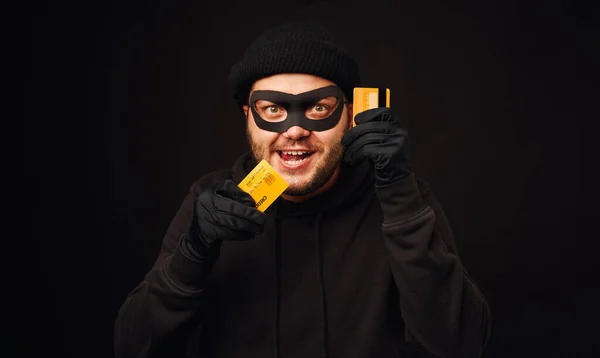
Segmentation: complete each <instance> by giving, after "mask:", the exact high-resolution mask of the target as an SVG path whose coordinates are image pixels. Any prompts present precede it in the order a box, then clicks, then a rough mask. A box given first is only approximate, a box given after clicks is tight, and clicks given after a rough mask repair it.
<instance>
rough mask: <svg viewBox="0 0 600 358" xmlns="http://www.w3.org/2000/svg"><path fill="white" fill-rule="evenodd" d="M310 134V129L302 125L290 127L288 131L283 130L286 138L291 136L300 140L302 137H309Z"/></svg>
mask: <svg viewBox="0 0 600 358" xmlns="http://www.w3.org/2000/svg"><path fill="white" fill-rule="evenodd" d="M309 135H310V131H308V130H306V129H304V128H302V127H300V126H293V127H290V128H289V129H288V130H287V131H285V132H283V136H284V137H285V138H289V139H292V140H299V139H300V138H303V137H308V136H309Z"/></svg>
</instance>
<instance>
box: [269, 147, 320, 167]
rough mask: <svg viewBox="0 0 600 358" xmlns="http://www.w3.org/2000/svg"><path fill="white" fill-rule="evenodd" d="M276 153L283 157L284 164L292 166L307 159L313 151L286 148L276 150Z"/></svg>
mask: <svg viewBox="0 0 600 358" xmlns="http://www.w3.org/2000/svg"><path fill="white" fill-rule="evenodd" d="M277 153H278V154H279V156H280V157H281V159H283V161H284V162H285V164H288V165H291V166H294V165H298V164H300V163H302V162H304V161H305V160H306V159H308V158H309V157H310V156H311V155H313V153H314V152H312V151H293V150H292V151H288V150H278V151H277Z"/></svg>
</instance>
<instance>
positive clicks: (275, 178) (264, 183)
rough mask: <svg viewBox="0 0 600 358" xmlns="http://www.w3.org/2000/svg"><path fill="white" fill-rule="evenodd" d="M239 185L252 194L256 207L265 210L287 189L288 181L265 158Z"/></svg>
mask: <svg viewBox="0 0 600 358" xmlns="http://www.w3.org/2000/svg"><path fill="white" fill-rule="evenodd" d="M238 186H239V187H240V189H242V190H243V191H245V192H246V193H248V194H250V196H251V197H252V199H254V202H255V203H256V208H257V209H258V210H259V211H261V212H264V211H265V210H267V208H268V207H269V206H270V205H271V204H273V202H275V200H277V198H278V197H279V196H280V195H281V194H282V193H283V192H284V191H285V189H287V187H288V183H287V182H286V181H285V179H283V177H282V176H281V175H279V173H277V172H276V171H275V169H273V167H272V166H271V165H270V164H269V162H267V161H266V160H265V159H263V160H261V161H260V163H258V165H257V166H256V167H254V169H252V170H251V171H250V173H248V175H247V176H246V177H245V178H244V180H242V181H241V182H240V183H239V184H238Z"/></svg>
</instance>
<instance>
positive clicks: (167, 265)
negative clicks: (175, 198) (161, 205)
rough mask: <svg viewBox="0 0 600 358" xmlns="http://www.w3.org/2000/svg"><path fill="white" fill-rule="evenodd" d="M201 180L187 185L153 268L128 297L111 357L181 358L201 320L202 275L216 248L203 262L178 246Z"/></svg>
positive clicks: (123, 307)
mask: <svg viewBox="0 0 600 358" xmlns="http://www.w3.org/2000/svg"><path fill="white" fill-rule="evenodd" d="M200 188H201V184H197V183H196V184H195V185H194V186H192V188H191V190H190V192H189V194H188V195H187V196H186V198H185V199H184V201H183V203H182V205H181V207H180V208H179V210H178V211H177V213H176V215H175V217H174V218H173V220H172V221H171V223H170V225H169V228H168V229H167V233H166V235H165V237H164V239H163V242H162V247H161V249H160V252H159V254H158V258H157V259H156V261H155V263H154V265H153V267H152V268H151V269H150V271H149V272H148V273H147V274H146V275H145V277H144V279H143V281H142V282H141V283H140V284H139V285H138V286H137V287H136V288H135V289H133V291H132V292H131V293H130V294H129V295H128V297H127V298H126V300H125V302H124V303H123V305H122V306H121V308H120V310H119V313H118V315H117V318H116V321H115V326H114V349H115V357H116V358H129V357H131V358H133V357H135V358H145V357H180V356H183V352H184V350H185V345H186V341H187V340H188V338H189V336H190V334H192V330H193V329H196V326H197V325H198V324H199V323H200V320H201V318H200V317H199V311H200V308H201V304H202V300H201V299H202V296H203V291H204V281H205V280H204V279H205V277H206V276H207V275H208V274H209V272H210V269H211V268H212V265H213V264H214V262H215V261H216V260H217V258H218V254H219V247H218V246H217V247H214V248H212V249H210V250H208V249H207V252H206V253H203V256H204V257H205V258H206V259H205V260H202V261H198V260H193V259H191V258H189V257H188V256H186V254H185V253H184V251H182V250H181V248H180V246H179V243H180V241H181V238H182V236H183V235H188V234H189V228H190V225H191V222H192V215H193V205H194V200H195V198H196V196H197V195H198V193H199V192H200V190H201V189H200Z"/></svg>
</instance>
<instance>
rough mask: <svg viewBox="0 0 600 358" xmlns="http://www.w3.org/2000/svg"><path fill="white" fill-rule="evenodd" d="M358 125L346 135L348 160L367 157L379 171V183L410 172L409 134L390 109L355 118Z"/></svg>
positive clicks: (377, 174) (387, 182)
mask: <svg viewBox="0 0 600 358" xmlns="http://www.w3.org/2000/svg"><path fill="white" fill-rule="evenodd" d="M354 120H355V122H356V127H354V128H352V129H350V130H349V131H347V132H346V134H345V135H344V137H343V138H342V145H343V146H344V149H345V152H344V160H345V161H346V162H348V163H350V164H354V163H357V162H359V161H361V160H363V159H364V158H365V157H366V158H368V159H369V161H370V162H371V163H372V165H373V167H374V170H375V180H376V183H377V184H378V185H386V184H391V183H394V182H396V181H398V180H400V179H402V178H404V177H406V176H408V175H409V174H410V171H411V167H410V160H409V158H408V155H407V148H406V146H407V142H408V133H407V132H406V131H405V130H404V129H402V127H401V124H400V120H399V118H398V117H397V116H396V115H395V114H394V112H392V110H391V109H390V108H387V107H382V108H374V109H369V110H366V111H364V112H361V113H359V114H357V115H356V117H355V118H354Z"/></svg>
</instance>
